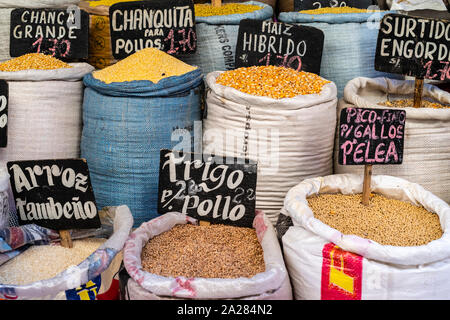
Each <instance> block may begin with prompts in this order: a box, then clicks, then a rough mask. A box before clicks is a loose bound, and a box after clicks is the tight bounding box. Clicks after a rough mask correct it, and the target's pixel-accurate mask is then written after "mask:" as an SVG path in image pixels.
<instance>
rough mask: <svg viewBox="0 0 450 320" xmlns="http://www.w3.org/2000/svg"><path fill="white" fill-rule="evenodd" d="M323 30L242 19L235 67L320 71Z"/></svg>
mask: <svg viewBox="0 0 450 320" xmlns="http://www.w3.org/2000/svg"><path fill="white" fill-rule="evenodd" d="M323 43H324V34H323V31H322V30H319V29H317V28H313V27H308V26H298V25H292V24H287V23H281V22H272V21H259V20H252V19H245V20H242V21H241V22H240V23H239V33H238V40H237V45H236V58H235V65H236V68H240V67H250V66H268V65H272V66H282V67H286V68H291V69H294V70H297V71H307V72H312V73H315V74H319V73H320V64H321V61H322V51H323Z"/></svg>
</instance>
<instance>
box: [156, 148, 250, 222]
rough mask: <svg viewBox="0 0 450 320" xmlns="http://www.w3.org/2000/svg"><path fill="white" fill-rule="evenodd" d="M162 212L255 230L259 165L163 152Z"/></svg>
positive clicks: (161, 178) (160, 190) (240, 160)
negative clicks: (179, 213) (253, 226)
mask: <svg viewBox="0 0 450 320" xmlns="http://www.w3.org/2000/svg"><path fill="white" fill-rule="evenodd" d="M160 155H161V160H160V169H159V196H158V199H159V201H158V212H159V214H164V213H167V212H181V213H184V214H187V215H189V216H191V217H193V218H196V219H198V220H201V221H207V222H210V223H213V224H217V223H220V224H228V225H234V226H239V227H252V224H253V219H254V217H255V201H256V180H257V165H256V164H255V163H249V162H248V161H245V160H243V159H236V158H224V157H217V156H206V155H202V154H194V153H181V152H174V151H171V150H161V154H160Z"/></svg>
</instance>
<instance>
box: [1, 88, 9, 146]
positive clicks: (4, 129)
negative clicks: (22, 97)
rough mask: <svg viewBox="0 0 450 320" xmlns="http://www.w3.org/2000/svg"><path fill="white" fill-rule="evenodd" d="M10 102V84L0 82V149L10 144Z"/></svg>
mask: <svg viewBox="0 0 450 320" xmlns="http://www.w3.org/2000/svg"><path fill="white" fill-rule="evenodd" d="M8 100H9V86H8V82H6V81H5V80H0V148H6V146H7V144H8Z"/></svg>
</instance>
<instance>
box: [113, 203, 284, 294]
mask: <svg viewBox="0 0 450 320" xmlns="http://www.w3.org/2000/svg"><path fill="white" fill-rule="evenodd" d="M197 223H198V221H197V220H195V219H193V218H191V217H189V216H186V215H184V214H181V213H176V212H170V213H166V214H164V215H162V216H160V217H158V218H155V219H153V220H150V221H148V222H146V223H143V224H142V225H141V226H140V227H139V228H138V229H136V230H135V231H134V232H133V233H132V234H131V235H130V237H129V238H128V240H127V241H126V243H125V246H124V255H123V261H124V266H125V270H126V273H127V274H125V276H123V277H121V288H123V290H122V291H121V295H122V299H126V300H160V299H200V300H202V299H239V300H241V299H242V300H291V299H292V288H291V285H290V283H289V276H288V274H287V272H286V268H285V265H284V261H283V256H282V253H281V249H280V246H279V243H278V240H277V238H276V235H275V230H274V228H273V226H272V225H271V223H270V221H269V220H268V219H267V218H266V217H265V215H264V214H263V213H262V212H258V211H257V212H256V216H255V219H254V220H253V228H241V227H235V226H225V225H209V226H201V225H200V226H198V225H197Z"/></svg>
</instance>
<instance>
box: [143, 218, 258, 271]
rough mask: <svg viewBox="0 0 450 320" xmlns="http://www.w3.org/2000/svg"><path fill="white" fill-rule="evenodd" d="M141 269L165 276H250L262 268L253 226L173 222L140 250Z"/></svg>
mask: <svg viewBox="0 0 450 320" xmlns="http://www.w3.org/2000/svg"><path fill="white" fill-rule="evenodd" d="M141 258H142V267H143V269H144V270H145V271H147V272H150V273H153V274H157V275H161V276H165V277H178V276H184V277H189V278H191V277H196V278H197V277H198V278H227V279H231V278H239V277H246V278H250V277H253V276H254V275H256V274H257V273H260V272H264V271H265V264H264V257H263V251H262V248H261V245H260V243H259V242H258V239H257V237H256V232H255V230H254V229H250V228H238V227H231V226H224V225H209V226H193V225H189V224H187V225H177V226H175V227H174V228H172V229H171V230H169V231H167V232H164V233H162V234H160V235H158V236H156V237H154V238H152V239H150V240H149V242H148V243H147V244H146V245H145V247H144V248H143V250H142V256H141Z"/></svg>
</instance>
